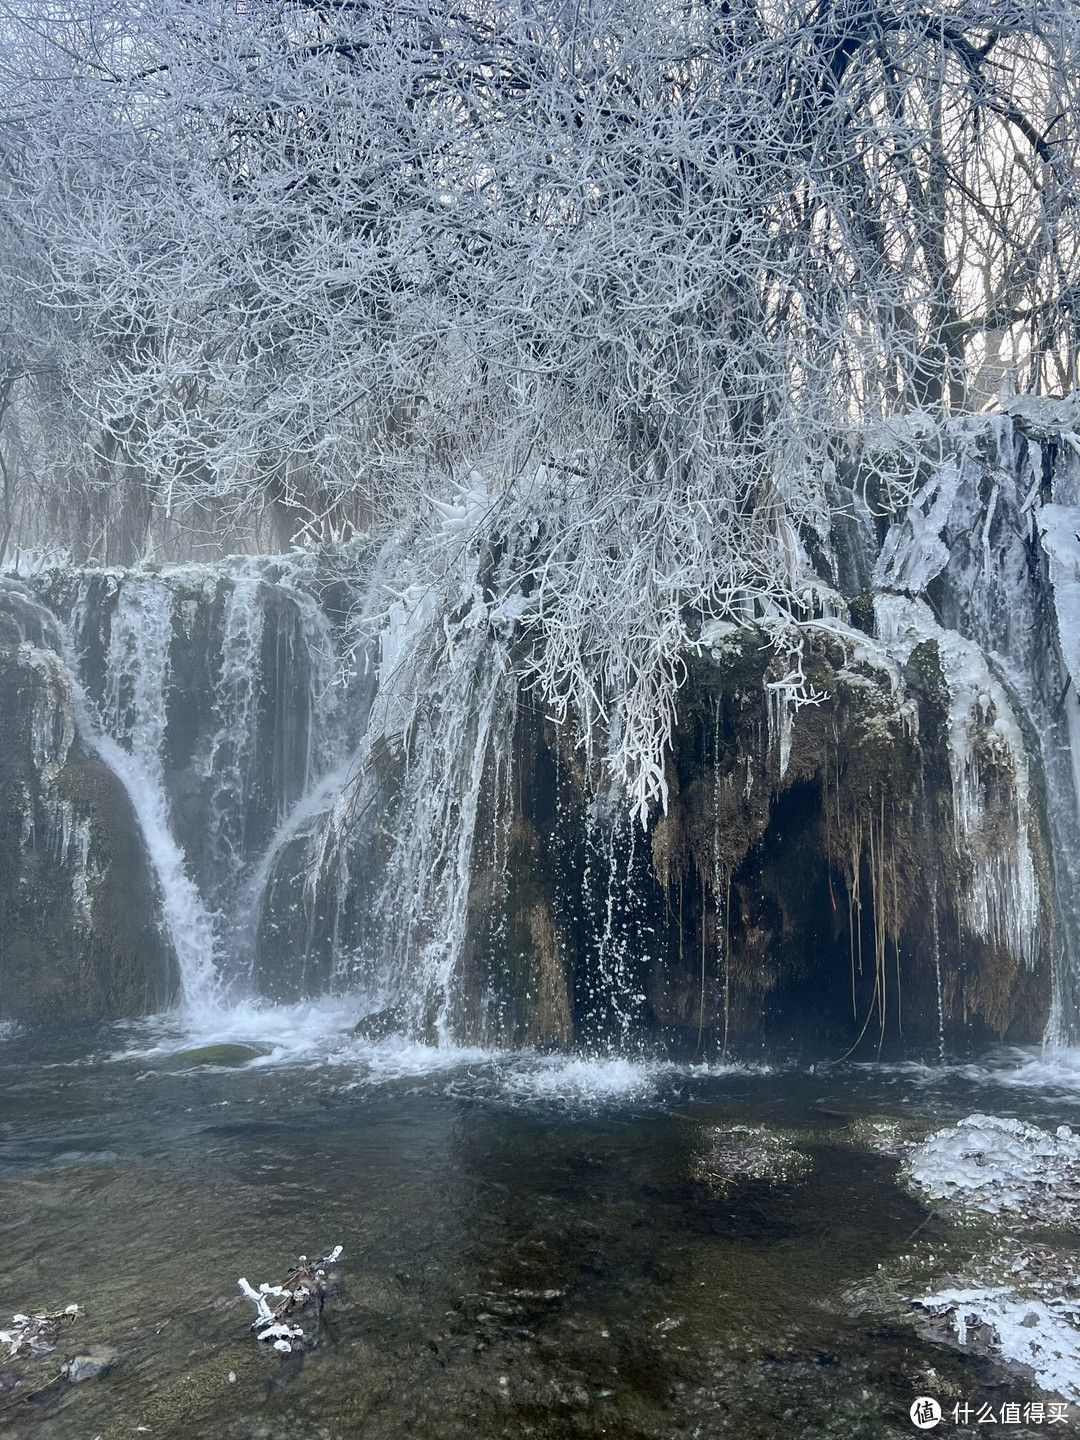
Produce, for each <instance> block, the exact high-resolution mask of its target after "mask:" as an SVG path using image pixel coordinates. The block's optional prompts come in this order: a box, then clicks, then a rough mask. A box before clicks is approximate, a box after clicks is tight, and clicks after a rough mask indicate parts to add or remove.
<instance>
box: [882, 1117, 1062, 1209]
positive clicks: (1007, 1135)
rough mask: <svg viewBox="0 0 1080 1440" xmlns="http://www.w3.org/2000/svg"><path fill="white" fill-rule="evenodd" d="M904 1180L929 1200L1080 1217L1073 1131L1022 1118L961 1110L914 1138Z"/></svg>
mask: <svg viewBox="0 0 1080 1440" xmlns="http://www.w3.org/2000/svg"><path fill="white" fill-rule="evenodd" d="M904 1173H905V1175H906V1176H907V1178H908V1180H909V1182H910V1184H911V1185H912V1186H913V1187H914V1188H915V1189H916V1190H917V1191H920V1192H922V1193H923V1194H924V1195H925V1196H926V1197H928V1198H930V1199H932V1200H946V1201H949V1202H951V1203H952V1204H955V1205H956V1206H958V1207H959V1208H961V1209H966V1210H979V1211H982V1212H984V1213H986V1214H990V1215H1002V1216H1009V1215H1013V1216H1016V1217H1019V1218H1022V1219H1025V1220H1029V1221H1034V1222H1037V1223H1038V1222H1041V1223H1044V1224H1068V1223H1070V1222H1073V1221H1074V1220H1076V1219H1077V1218H1078V1217H1080V1137H1077V1136H1076V1135H1074V1134H1073V1132H1072V1130H1071V1129H1070V1128H1069V1126H1068V1125H1060V1126H1059V1127H1058V1129H1057V1132H1056V1133H1055V1134H1051V1133H1050V1132H1049V1131H1048V1130H1042V1129H1040V1128H1039V1127H1038V1126H1036V1125H1028V1124H1025V1123H1024V1121H1022V1120H1009V1119H1004V1118H1002V1117H1000V1116H997V1115H969V1116H968V1117H967V1118H966V1119H964V1120H961V1121H959V1123H958V1124H956V1125H949V1126H947V1127H946V1128H945V1129H943V1130H938V1131H936V1132H935V1133H934V1134H933V1135H931V1136H930V1137H929V1138H928V1139H927V1140H925V1141H924V1142H923V1144H921V1145H917V1146H916V1147H915V1149H914V1150H912V1151H911V1153H910V1154H909V1155H908V1157H907V1160H906V1161H905V1163H904Z"/></svg>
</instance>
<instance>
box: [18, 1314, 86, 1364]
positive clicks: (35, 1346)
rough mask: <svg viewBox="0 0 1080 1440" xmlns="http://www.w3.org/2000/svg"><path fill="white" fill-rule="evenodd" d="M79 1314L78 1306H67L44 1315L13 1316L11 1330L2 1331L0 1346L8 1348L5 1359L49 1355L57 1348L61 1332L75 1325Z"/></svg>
mask: <svg viewBox="0 0 1080 1440" xmlns="http://www.w3.org/2000/svg"><path fill="white" fill-rule="evenodd" d="M78 1314H79V1307H78V1305H65V1307H64V1308H63V1310H56V1311H53V1312H46V1313H45V1314H43V1315H22V1314H18V1315H13V1316H12V1317H11V1326H10V1328H9V1329H6V1330H0V1345H6V1346H7V1347H8V1353H7V1355H6V1356H5V1357H2V1358H5V1359H11V1358H12V1357H13V1356H16V1355H21V1354H23V1353H27V1354H30V1355H47V1354H48V1353H49V1351H50V1350H54V1349H55V1348H56V1342H57V1340H58V1339H59V1337H60V1331H61V1330H62V1329H63V1327H64V1326H65V1325H73V1324H74V1323H75V1320H76V1318H77V1317H78Z"/></svg>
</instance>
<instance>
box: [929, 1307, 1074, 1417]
mask: <svg viewBox="0 0 1080 1440" xmlns="http://www.w3.org/2000/svg"><path fill="white" fill-rule="evenodd" d="M915 1303H916V1304H917V1305H919V1306H920V1307H921V1308H922V1309H924V1310H926V1311H928V1312H929V1313H930V1314H932V1315H948V1316H949V1324H950V1328H951V1329H952V1330H954V1331H955V1333H956V1341H957V1344H959V1345H962V1346H966V1345H967V1344H968V1341H969V1339H970V1336H971V1331H972V1330H973V1329H974V1328H975V1327H976V1326H979V1325H985V1326H988V1327H989V1328H990V1329H991V1330H992V1331H993V1332H994V1337H995V1339H994V1342H992V1343H991V1344H990V1346H989V1347H988V1348H989V1349H990V1350H991V1353H996V1354H997V1355H999V1356H1000V1357H1001V1358H1002V1359H1003V1360H1007V1361H1011V1362H1012V1363H1013V1364H1018V1365H1027V1366H1030V1368H1031V1369H1032V1370H1033V1371H1034V1372H1035V1381H1036V1384H1038V1385H1039V1386H1040V1387H1041V1388H1042V1389H1043V1390H1050V1391H1053V1392H1055V1393H1056V1394H1058V1395H1063V1396H1064V1397H1065V1398H1066V1399H1067V1400H1071V1401H1072V1402H1073V1403H1074V1404H1075V1403H1078V1402H1080V1330H1078V1329H1077V1320H1078V1318H1080V1312H1078V1310H1077V1306H1076V1302H1075V1301H1069V1300H1049V1301H1047V1300H1038V1299H1028V1298H1025V1297H1024V1296H1022V1295H1018V1294H1017V1293H1016V1292H1015V1291H1012V1290H1009V1289H1008V1288H1006V1287H996V1286H990V1287H987V1288H985V1289H970V1290H964V1289H956V1290H942V1291H939V1292H938V1293H937V1294H934V1295H924V1296H923V1297H922V1298H921V1299H920V1300H917V1301H916V1302H915Z"/></svg>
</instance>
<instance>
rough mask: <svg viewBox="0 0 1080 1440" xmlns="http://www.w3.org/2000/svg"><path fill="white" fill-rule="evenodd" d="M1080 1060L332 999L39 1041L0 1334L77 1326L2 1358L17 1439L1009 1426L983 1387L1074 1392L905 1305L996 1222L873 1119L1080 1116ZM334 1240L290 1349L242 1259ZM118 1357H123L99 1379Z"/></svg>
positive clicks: (16, 1095)
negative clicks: (450, 1026)
mask: <svg viewBox="0 0 1080 1440" xmlns="http://www.w3.org/2000/svg"><path fill="white" fill-rule="evenodd" d="M260 1037H261V1038H260ZM245 1046H246V1047H249V1048H243V1047H245ZM1074 1063H1075V1061H1074V1058H1073V1057H1072V1056H1070V1055H1069V1054H1065V1055H1064V1056H1058V1057H1042V1056H1040V1055H1039V1054H1038V1053H1035V1052H1017V1051H1011V1052H1000V1053H997V1054H994V1055H991V1056H988V1057H986V1058H985V1060H984V1062H983V1063H980V1064H977V1065H975V1064H968V1065H957V1066H946V1067H937V1068H930V1067H926V1066H918V1065H910V1066H897V1067H875V1066H845V1067H841V1066H817V1067H808V1066H805V1065H802V1066H773V1067H769V1066H766V1065H758V1066H752V1065H744V1066H739V1065H711V1066H709V1065H692V1064H691V1065H684V1066H676V1065H672V1064H669V1063H663V1062H650V1061H648V1060H647V1059H636V1060H630V1059H619V1058H608V1059H603V1058H587V1057H556V1056H541V1055H530V1054H524V1055H516V1056H511V1055H485V1054H483V1053H482V1052H470V1051H437V1050H432V1049H429V1048H427V1047H422V1046H414V1045H408V1044H405V1043H403V1042H399V1041H396V1040H392V1039H391V1040H387V1041H384V1042H382V1043H380V1044H371V1043H366V1042H360V1041H356V1040H354V1039H352V1038H351V1037H350V1036H349V1033H348V1029H347V1027H346V1016H345V1014H344V1012H341V1013H338V1012H337V1011H335V1010H334V1008H333V1007H332V1006H325V1007H323V1008H322V1009H319V1007H307V1008H306V1009H303V1008H301V1009H299V1010H294V1011H271V1012H260V1011H256V1010H250V1011H247V1012H243V1013H241V1012H237V1013H236V1014H235V1015H233V1016H232V1018H231V1022H230V1020H229V1018H228V1017H226V1018H225V1019H223V1020H222V1022H221V1023H220V1025H218V1026H217V1028H214V1027H213V1026H207V1025H204V1026H203V1027H202V1030H201V1032H200V1033H199V1034H198V1035H193V1034H192V1033H190V1032H189V1031H187V1030H185V1029H184V1028H183V1027H181V1026H179V1025H178V1024H176V1023H174V1022H171V1021H169V1020H167V1019H166V1020H163V1021H161V1020H159V1021H156V1022H147V1023H145V1024H134V1025H133V1024H127V1025H123V1026H120V1025H113V1026H105V1027H95V1028H90V1029H87V1030H84V1031H81V1032H78V1033H74V1034H68V1035H66V1036H64V1037H62V1038H60V1037H49V1036H47V1035H43V1034H41V1033H37V1034H31V1033H18V1032H11V1033H9V1034H8V1035H7V1036H6V1037H5V1038H4V1039H3V1040H2V1041H0V1234H2V1244H3V1251H2V1253H3V1265H2V1270H0V1329H2V1328H3V1326H4V1322H5V1321H6V1320H7V1317H8V1316H10V1315H11V1314H13V1313H15V1312H31V1313H32V1312H35V1311H38V1310H42V1311H44V1310H50V1311H51V1310H62V1309H63V1308H64V1306H66V1305H68V1304H78V1305H79V1307H80V1314H79V1315H78V1317H77V1318H76V1321H75V1323H74V1324H72V1325H70V1326H67V1327H65V1328H64V1329H63V1330H62V1331H61V1333H60V1336H59V1340H58V1344H57V1346H56V1348H55V1349H54V1350H53V1351H51V1352H50V1353H49V1354H45V1355H40V1356H36V1357H29V1358H27V1357H25V1356H16V1357H14V1358H12V1359H9V1360H7V1361H4V1362H0V1430H4V1431H5V1432H6V1433H7V1434H10V1435H12V1436H13V1437H17V1440H95V1437H100V1440H114V1437H120V1436H125V1437H127V1436H134V1435H136V1434H146V1435H151V1436H153V1437H156V1440H248V1437H251V1440H255V1437H265V1440H278V1437H282V1440H283V1437H285V1436H288V1437H290V1440H316V1437H318V1440H339V1437H340V1440H346V1437H348V1440H352V1437H364V1440H369V1437H370V1440H398V1437H405V1436H417V1437H424V1440H429V1437H430V1440H452V1437H462V1440H464V1437H484V1440H486V1437H496V1436H498V1437H503V1436H508V1437H513V1436H519V1435H520V1436H529V1435H532V1436H537V1437H545V1440H548V1437H551V1440H555V1437H558V1440H563V1437H566V1440H569V1437H594V1436H595V1437H599V1436H608V1437H620V1440H638V1437H640V1440H646V1437H648V1440H684V1437H685V1440H690V1437H708V1436H728V1435H731V1436H736V1435H737V1436H741V1437H762V1440H765V1437H769V1440H771V1437H778V1436H788V1435H791V1436H806V1437H822V1440H843V1437H852V1440H855V1437H866V1440H878V1437H882V1436H899V1435H911V1434H913V1433H916V1432H915V1430H914V1429H913V1427H912V1422H911V1420H910V1418H909V1409H910V1406H911V1404H912V1401H913V1400H914V1398H915V1397H916V1396H918V1395H933V1396H936V1397H937V1398H938V1399H939V1401H940V1403H941V1405H942V1407H943V1409H944V1410H945V1411H946V1416H945V1419H944V1420H943V1422H942V1432H943V1433H951V1434H955V1435H961V1434H966V1433H970V1434H985V1433H986V1429H985V1426H984V1425H977V1424H976V1422H975V1416H976V1413H977V1410H976V1408H975V1407H977V1406H983V1407H985V1406H986V1405H991V1406H992V1407H994V1408H995V1411H996V1413H998V1414H999V1415H1000V1414H1001V1413H1002V1411H1001V1407H1002V1406H1003V1405H1004V1404H1005V1403H1009V1404H1016V1405H1018V1406H1020V1407H1023V1406H1024V1405H1028V1406H1030V1404H1031V1403H1032V1402H1033V1401H1035V1402H1044V1401H1047V1400H1048V1399H1049V1398H1051V1397H1047V1396H1043V1395H1041V1394H1040V1392H1039V1391H1038V1390H1037V1389H1035V1388H1033V1386H1032V1383H1031V1379H1030V1375H1025V1374H1024V1373H1023V1372H1021V1371H1019V1370H1017V1369H1016V1368H1015V1367H1007V1366H1003V1365H1001V1364H998V1363H996V1362H995V1360H994V1359H993V1357H992V1356H988V1355H987V1354H986V1352H985V1347H984V1348H983V1349H982V1350H980V1349H979V1347H977V1346H974V1345H968V1346H966V1347H961V1346H959V1345H957V1344H955V1343H952V1341H951V1340H950V1337H948V1336H947V1335H942V1336H941V1337H939V1338H938V1339H935V1338H934V1336H933V1334H932V1333H930V1332H929V1331H928V1330H927V1327H926V1326H925V1325H921V1326H920V1325H918V1324H917V1323H916V1319H915V1318H914V1317H913V1315H912V1314H911V1313H910V1312H909V1310H906V1309H905V1307H904V1305H903V1304H902V1303H899V1302H898V1301H897V1294H898V1293H900V1292H902V1291H903V1290H904V1286H905V1285H906V1286H907V1288H908V1291H909V1292H910V1291H911V1287H912V1285H915V1286H916V1288H917V1287H918V1286H919V1285H924V1286H925V1287H926V1288H928V1289H929V1288H932V1287H933V1285H934V1283H935V1282H937V1281H941V1279H942V1277H950V1276H952V1277H955V1276H956V1275H957V1274H958V1273H961V1272H962V1270H963V1266H964V1264H965V1263H966V1260H967V1258H968V1257H969V1256H970V1255H971V1253H972V1252H973V1251H975V1250H978V1248H979V1246H980V1245H985V1243H986V1242H985V1237H983V1236H982V1235H981V1232H980V1231H979V1230H978V1227H975V1228H974V1229H973V1228H972V1227H971V1226H970V1225H962V1224H958V1223H956V1221H955V1219H951V1218H949V1217H947V1216H946V1215H943V1214H941V1213H939V1212H938V1211H937V1210H934V1209H932V1208H929V1207H928V1205H927V1204H925V1203H923V1202H922V1201H920V1200H919V1199H918V1198H916V1197H915V1196H914V1195H913V1194H910V1193H908V1192H907V1191H906V1190H905V1189H904V1188H902V1186H901V1185H900V1184H899V1183H898V1169H899V1165H900V1161H899V1159H898V1158H897V1157H896V1155H895V1154H889V1153H881V1151H880V1150H876V1149H874V1148H872V1147H871V1146H869V1145H867V1144H865V1143H863V1139H862V1138H861V1137H863V1136H864V1135H865V1132H866V1125H867V1123H868V1121H873V1122H874V1123H875V1124H878V1125H881V1124H885V1123H886V1122H896V1123H897V1124H898V1126H899V1127H900V1128H901V1129H902V1130H904V1131H905V1133H906V1132H908V1131H910V1132H911V1133H916V1134H920V1133H925V1132H926V1131H928V1130H930V1129H932V1128H933V1127H934V1126H935V1125H941V1124H946V1123H948V1122H949V1121H953V1120H956V1119H959V1118H960V1117H962V1116H965V1115H968V1114H970V1113H972V1112H980V1111H981V1112H988V1113H992V1114H995V1115H1003V1116H1017V1117H1020V1118H1023V1119H1026V1120H1030V1121H1033V1122H1034V1123H1036V1124H1038V1125H1040V1126H1044V1127H1048V1128H1049V1129H1050V1130H1053V1129H1054V1128H1055V1127H1056V1126H1058V1125H1060V1124H1063V1123H1064V1124H1073V1125H1075V1124H1078V1123H1080V1083H1077V1081H1076V1072H1075V1071H1074V1070H1073V1069H1071V1068H1070V1066H1071V1065H1073V1064H1074ZM747 1153H751V1154H752V1155H753V1156H756V1157H757V1159H756V1160H755V1161H754V1163H744V1160H745V1156H746V1154H747ZM733 1154H734V1155H736V1160H735V1161H734V1162H732V1160H731V1156H732V1155H733ZM738 1157H743V1158H742V1159H740V1158H738ZM1036 1238H1041V1239H1042V1240H1046V1239H1047V1238H1048V1237H1047V1236H1046V1235H1045V1234H1041V1232H1040V1236H1038V1237H1036ZM1049 1239H1050V1240H1052V1242H1053V1244H1054V1245H1055V1246H1056V1247H1057V1253H1058V1254H1059V1255H1065V1256H1066V1257H1068V1255H1069V1253H1070V1247H1071V1246H1073V1245H1074V1243H1075V1242H1074V1240H1073V1239H1072V1238H1071V1237H1070V1236H1069V1235H1068V1234H1064V1233H1062V1234H1057V1235H1055V1236H1051V1237H1049ZM336 1245H340V1246H342V1247H343V1254H342V1258H341V1260H340V1262H339V1265H338V1267H337V1268H338V1272H339V1275H340V1283H339V1286H338V1293H333V1294H331V1295H330V1296H329V1297H328V1299H327V1301H326V1304H325V1308H324V1310H323V1314H322V1319H321V1321H320V1320H319V1318H318V1316H317V1314H316V1313H315V1312H314V1311H313V1310H311V1311H308V1312H304V1313H303V1314H301V1315H300V1316H299V1317H298V1319H299V1322H300V1323H301V1324H302V1326H303V1328H304V1330H305V1332H306V1336H307V1339H306V1340H305V1342H304V1346H303V1348H302V1349H300V1350H298V1351H296V1352H294V1353H290V1354H279V1353H275V1351H274V1350H273V1349H272V1348H271V1347H270V1346H268V1345H266V1344H260V1343H259V1341H258V1340H256V1338H255V1337H254V1336H253V1334H252V1332H251V1329H250V1325H251V1321H252V1320H253V1318H254V1310H253V1307H252V1305H251V1304H250V1303H249V1302H248V1301H247V1300H245V1299H244V1297H243V1296H242V1295H241V1294H240V1292H239V1290H238V1288H237V1281H238V1279H239V1277H241V1276H244V1277H246V1278H247V1279H249V1280H250V1281H251V1282H252V1283H253V1284H258V1283H259V1282H261V1281H268V1282H272V1283H276V1282H278V1281H280V1280H281V1279H282V1278H283V1276H284V1274H285V1272H286V1270H287V1269H288V1267H289V1266H290V1265H292V1264H294V1263H295V1261H296V1258H297V1256H298V1255H300V1254H306V1255H320V1254H323V1253H325V1252H328V1251H329V1250H330V1249H331V1248H332V1247H334V1246H336ZM86 1354H91V1355H96V1356H97V1357H98V1359H99V1362H100V1363H102V1364H103V1365H104V1370H103V1373H101V1374H99V1375H95V1377H94V1378H92V1379H89V1380H86V1381H83V1382H82V1383H73V1382H72V1381H71V1380H70V1379H68V1378H67V1377H66V1376H65V1374H64V1373H63V1367H64V1365H65V1364H67V1363H68V1362H69V1361H70V1360H71V1359H72V1358H73V1357H74V1356H76V1355H86ZM959 1404H964V1405H969V1406H971V1407H972V1410H971V1415H970V1417H969V1418H970V1421H971V1423H970V1424H969V1425H967V1426H965V1425H964V1424H963V1423H962V1422H961V1423H957V1422H956V1421H955V1420H954V1419H953V1418H952V1416H951V1412H952V1409H953V1406H954V1405H959ZM1028 1413H1029V1414H1031V1413H1037V1412H1030V1411H1029V1412H1028ZM1067 1414H1068V1426H1067V1428H1066V1426H1065V1425H1062V1426H1059V1427H1058V1428H1057V1429H1056V1430H1054V1431H1052V1432H1051V1433H1058V1434H1064V1433H1067V1430H1068V1431H1071V1430H1072V1429H1073V1428H1074V1421H1075V1419H1076V1417H1077V1416H1078V1415H1080V1408H1078V1407H1076V1406H1070V1407H1069V1409H1068V1412H1067ZM1002 1428H1007V1429H1008V1430H1009V1431H1010V1433H1014V1434H1025V1433H1028V1427H1025V1426H1024V1425H1023V1424H1015V1425H1014V1424H1009V1425H1008V1426H1007V1427H1006V1426H999V1432H1000V1429H1002ZM1046 1428H1047V1427H1046V1425H1045V1424H1043V1423H1041V1422H1040V1423H1034V1422H1033V1423H1032V1424H1031V1426H1030V1433H1031V1434H1036V1433H1039V1434H1041V1433H1044V1431H1045V1430H1046Z"/></svg>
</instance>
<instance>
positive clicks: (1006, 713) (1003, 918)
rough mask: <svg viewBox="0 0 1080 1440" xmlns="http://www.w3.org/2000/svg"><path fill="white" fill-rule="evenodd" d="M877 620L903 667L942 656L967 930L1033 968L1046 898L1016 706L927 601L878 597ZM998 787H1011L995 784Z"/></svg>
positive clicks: (981, 656)
mask: <svg viewBox="0 0 1080 1440" xmlns="http://www.w3.org/2000/svg"><path fill="white" fill-rule="evenodd" d="M874 611H875V616H876V620H877V627H878V634H879V637H880V639H881V641H882V643H883V644H884V645H885V647H886V648H887V649H888V650H889V651H890V653H891V654H892V655H893V657H894V659H895V661H896V662H897V663H898V664H900V665H905V664H906V663H907V661H908V659H909V658H910V656H911V654H912V652H913V651H914V650H915V648H916V647H917V646H918V645H920V644H922V643H924V642H925V641H933V642H934V643H935V645H936V646H937V654H938V660H939V662H940V665H941V669H942V674H943V676H944V680H945V685H946V688H947V690H948V694H949V770H950V775H951V779H952V797H953V820H954V824H955V830H956V840H957V844H958V846H959V847H960V849H961V852H962V855H963V858H964V859H965V860H966V861H967V864H968V870H969V875H968V878H967V879H966V882H965V883H964V886H963V889H962V892H961V898H962V901H963V904H964V909H965V913H966V919H967V922H968V925H969V926H970V928H971V930H972V931H973V933H974V934H976V935H978V936H979V937H980V939H983V940H986V941H990V942H993V943H997V944H1000V945H1003V946H1004V947H1005V948H1006V949H1008V950H1009V952H1010V953H1011V954H1013V955H1017V956H1022V957H1023V959H1024V961H1025V963H1026V964H1027V965H1029V966H1031V965H1034V963H1035V960H1036V956H1037V950H1038V945H1039V937H1040V934H1041V930H1042V925H1041V920H1042V896H1041V891H1040V887H1039V879H1038V874H1037V871H1036V868H1035V862H1034V857H1033V855H1032V850H1031V843H1030V840H1029V836H1028V823H1029V815H1030V809H1031V805H1030V793H1031V777H1030V773H1029V765H1028V752H1027V745H1026V743H1025V740H1024V733H1023V730H1022V728H1021V725H1020V722H1019V719H1018V718H1017V715H1016V711H1015V709H1014V707H1013V704H1012V701H1011V698H1010V696H1009V694H1008V692H1007V691H1006V689H1005V686H1004V685H1003V684H1002V683H1001V681H1000V680H999V679H998V678H997V676H996V675H995V674H994V672H993V671H992V670H991V668H990V666H989V664H988V663H987V659H986V656H985V655H984V654H983V653H982V651H981V650H980V649H979V647H978V646H977V645H974V644H972V643H971V641H969V640H965V639H963V638H962V637H961V636H960V635H958V634H957V633H956V632H955V631H953V630H946V629H944V628H943V627H942V626H941V625H939V624H938V622H937V621H936V620H935V618H934V616H933V614H932V613H931V611H930V608H929V606H928V605H926V604H925V603H924V602H923V601H921V600H907V599H904V598H902V597H901V596H899V595H879V596H877V597H876V599H875V602H874ZM1000 780H1005V782H1006V784H1005V786H1004V787H1002V786H1001V785H1000V784H998V783H993V782H995V781H1000ZM1002 795H1004V796H1005V797H1006V813H1003V812H1002V798H1001V797H1002ZM1003 822H1004V823H1003ZM1003 842H1005V843H1003Z"/></svg>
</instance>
